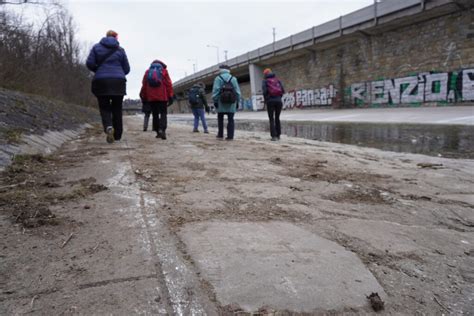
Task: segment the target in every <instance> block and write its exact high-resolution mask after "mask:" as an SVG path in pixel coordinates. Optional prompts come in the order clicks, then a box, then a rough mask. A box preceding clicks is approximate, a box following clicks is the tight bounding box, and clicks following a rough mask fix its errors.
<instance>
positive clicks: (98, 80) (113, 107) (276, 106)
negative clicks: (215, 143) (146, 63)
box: [86, 30, 285, 143]
mask: <svg viewBox="0 0 474 316" xmlns="http://www.w3.org/2000/svg"><path fill="white" fill-rule="evenodd" d="M86 65H87V68H88V69H89V70H91V71H92V72H94V73H95V74H94V78H93V79H92V88H91V90H92V93H93V94H94V95H95V96H96V97H97V101H98V104H99V110H100V115H101V119H102V126H103V129H104V133H105V134H106V140H107V142H108V143H113V142H114V141H119V140H120V139H121V138H122V133H123V123H122V103H123V98H124V96H125V95H126V75H127V74H128V73H129V72H130V65H129V63H128V58H127V54H126V53H125V50H124V49H123V48H122V47H120V43H119V42H118V34H117V32H115V31H112V30H110V31H108V32H107V33H106V36H105V37H103V38H102V39H101V40H100V42H99V43H97V44H95V45H94V46H93V48H92V49H91V51H90V53H89V56H88V58H87V62H86ZM263 74H264V80H263V81H262V92H263V97H264V100H265V105H266V107H267V112H268V117H269V121H270V134H271V137H272V138H271V139H272V141H277V140H279V139H280V135H281V125H280V113H281V110H282V107H283V105H282V101H281V98H282V96H283V94H284V93H285V91H284V88H283V84H282V83H281V81H280V80H279V79H278V78H277V77H276V76H275V74H274V73H273V72H272V71H271V69H269V68H267V69H265V70H264V71H263ZM140 99H141V101H142V103H143V108H142V111H143V112H144V114H145V117H144V122H143V130H144V131H147V129H148V123H149V119H150V114H151V115H152V118H153V120H152V129H153V131H155V132H156V138H161V139H166V129H167V125H168V123H167V113H168V107H169V106H171V105H172V104H173V102H174V100H175V96H174V92H173V84H172V81H171V78H170V76H169V73H168V70H167V66H166V64H165V63H163V62H162V61H160V60H158V59H156V60H153V62H152V63H151V65H150V67H149V68H148V69H147V70H146V71H145V74H144V76H143V80H142V87H141V90H140ZM240 100H241V92H240V87H239V83H238V81H237V78H236V77H234V76H232V74H231V72H230V67H229V66H227V65H220V66H219V74H218V75H217V76H216V78H215V79H214V83H213V87H212V102H213V105H214V107H215V109H216V111H217V126H218V129H217V130H218V131H217V136H216V137H217V138H218V139H224V117H225V116H227V134H226V138H225V139H226V140H233V139H234V130H235V124H234V115H235V113H236V112H237V110H238V106H239V101H240ZM188 103H189V106H190V107H191V110H192V112H193V115H194V126H193V132H199V121H201V122H202V127H203V129H204V133H209V131H208V126H207V122H206V116H205V112H207V113H208V114H209V112H210V107H209V105H208V102H207V99H206V93H205V85H204V83H197V84H195V85H193V86H192V87H191V89H190V90H189V92H188Z"/></svg>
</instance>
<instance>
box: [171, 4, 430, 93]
mask: <svg viewBox="0 0 474 316" xmlns="http://www.w3.org/2000/svg"><path fill="white" fill-rule="evenodd" d="M426 1H427V0H400V1H394V0H386V1H382V2H377V0H374V4H373V5H370V6H367V7H365V8H362V9H360V10H357V11H354V12H352V13H349V14H346V15H343V16H341V17H339V18H337V19H334V20H331V21H328V22H325V23H323V24H320V25H318V26H314V27H312V28H310V29H307V30H304V31H302V32H299V33H296V34H293V35H291V36H289V37H286V38H283V39H281V40H278V41H276V42H274V43H271V44H268V45H265V46H263V47H259V48H257V49H255V50H253V51H249V52H247V53H245V54H242V55H239V56H237V57H234V58H231V59H229V60H227V62H226V63H227V65H229V66H230V67H236V66H241V65H245V64H250V63H251V61H253V60H258V59H261V58H262V57H264V56H272V55H274V54H275V53H277V52H279V51H282V50H285V49H293V48H294V47H295V46H296V45H299V44H303V43H307V42H309V41H312V42H314V41H315V40H316V39H318V38H321V37H323V36H326V35H330V34H333V33H336V32H339V33H340V34H342V33H343V30H344V29H347V28H350V27H353V26H356V25H359V24H362V23H366V22H370V21H375V23H377V19H378V18H380V17H383V16H385V15H388V14H391V13H394V12H398V11H402V10H404V9H408V8H411V7H414V6H420V7H421V8H424V6H425V2H426ZM218 70H219V65H213V66H211V67H208V68H206V69H203V70H201V71H198V72H197V73H195V74H193V75H190V76H187V77H185V78H183V79H181V80H178V81H177V82H175V83H174V86H175V87H178V86H180V85H184V84H187V83H191V82H194V81H197V80H199V79H202V78H204V77H207V76H209V75H210V74H213V73H215V72H217V71H218Z"/></svg>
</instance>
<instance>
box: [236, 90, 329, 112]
mask: <svg viewBox="0 0 474 316" xmlns="http://www.w3.org/2000/svg"><path fill="white" fill-rule="evenodd" d="M336 95H337V89H335V88H334V86H333V85H330V86H329V87H328V88H322V89H311V90H296V91H289V92H287V93H285V94H284V95H283V96H282V98H281V101H282V103H283V109H293V108H302V107H307V106H315V105H324V106H325V105H332V104H333V103H334V98H335V97H336ZM264 108H265V102H264V98H263V95H261V94H258V95H254V96H252V97H251V98H249V99H244V98H242V99H241V101H240V109H243V110H252V111H261V110H263V109H264Z"/></svg>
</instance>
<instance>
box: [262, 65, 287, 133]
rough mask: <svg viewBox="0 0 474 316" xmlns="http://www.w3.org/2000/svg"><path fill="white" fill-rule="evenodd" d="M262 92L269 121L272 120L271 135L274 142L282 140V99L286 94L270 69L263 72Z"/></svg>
mask: <svg viewBox="0 0 474 316" xmlns="http://www.w3.org/2000/svg"><path fill="white" fill-rule="evenodd" d="M263 75H264V79H263V81H262V91H263V98H264V100H265V104H266V105H267V112H268V119H269V120H270V135H271V137H272V141H277V140H280V135H281V125H280V113H281V109H282V107H283V103H282V102H281V97H282V96H283V94H284V93H285V89H284V88H283V84H282V83H281V81H280V79H278V78H277V77H276V76H275V74H274V73H273V72H272V70H271V69H270V68H267V69H265V70H264V71H263Z"/></svg>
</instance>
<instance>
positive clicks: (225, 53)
mask: <svg viewBox="0 0 474 316" xmlns="http://www.w3.org/2000/svg"><path fill="white" fill-rule="evenodd" d="M227 52H228V51H227V50H224V60H225V61H226V62H227Z"/></svg>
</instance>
